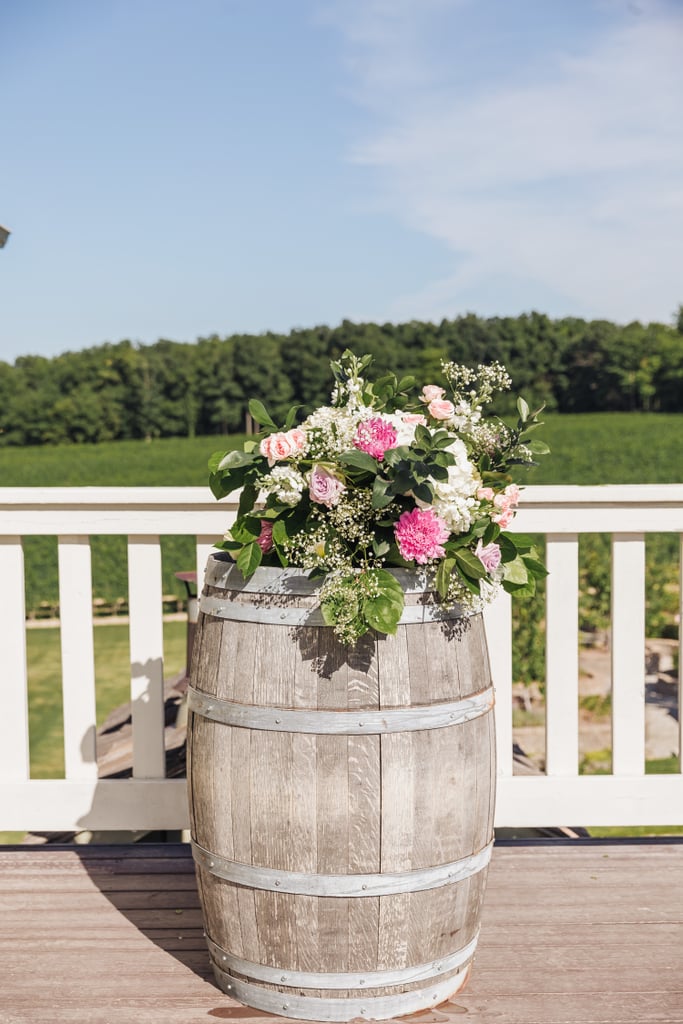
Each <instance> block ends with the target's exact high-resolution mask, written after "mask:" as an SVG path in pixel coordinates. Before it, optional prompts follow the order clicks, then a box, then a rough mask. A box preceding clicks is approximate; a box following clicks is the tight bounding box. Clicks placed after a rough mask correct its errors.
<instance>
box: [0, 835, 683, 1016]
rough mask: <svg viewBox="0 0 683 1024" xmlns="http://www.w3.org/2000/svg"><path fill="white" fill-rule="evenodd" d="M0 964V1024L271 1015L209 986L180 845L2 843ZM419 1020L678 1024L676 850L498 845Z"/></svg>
mask: <svg viewBox="0 0 683 1024" xmlns="http://www.w3.org/2000/svg"><path fill="white" fill-rule="evenodd" d="M0 964H1V976H2V991H1V995H0V1024H38V1022H40V1024H43V1022H44V1021H45V1020H50V1021H51V1022H52V1021H54V1022H55V1024H66V1022H67V1021H68V1022H70V1024H131V1022H132V1021H133V1020H135V1021H136V1024H199V1022H200V1021H201V1022H204V1024H210V1022H211V1021H212V1020H231V1021H233V1022H236V1024H240V1022H247V1021H248V1022H251V1024H258V1022H260V1021H263V1022H264V1024H265V1021H266V1020H268V1019H270V1020H271V1021H272V1020H273V1019H277V1018H272V1017H270V1015H269V1014H266V1013H262V1012H261V1011H258V1010H251V1009H248V1008H245V1007H241V1006H239V1004H237V1003H235V1002H234V1001H233V1000H230V999H229V998H228V997H227V996H225V995H224V994H223V993H221V992H220V991H219V990H218V989H217V988H216V987H215V985H214V984H213V982H212V980H211V977H210V971H209V965H208V957H207V954H206V950H205V947H204V940H203V937H202V927H201V915H200V911H199V903H198V899H197V890H196V885H195V882H194V872H193V866H192V860H191V857H190V855H189V852H188V850H187V847H184V846H168V847H159V846H147V847H146V846H134V847H120V848H113V847H107V848H97V847H70V848H54V847H52V848H51V847H44V848H35V847H31V848H26V847H14V848H4V849H0ZM280 1019H282V1018H280ZM411 1020H412V1021H413V1022H415V1024H432V1022H433V1024H457V1022H458V1021H462V1020H467V1021H470V1022H474V1024H493V1022H495V1024H635V1022H638V1024H683V843H680V842H679V843H677V842H666V843H660V844H646V843H638V844H621V843H613V844H601V843H583V842H574V843H563V842H560V843H556V844H553V845H533V844H532V845H519V844H515V845H510V846H507V845H502V846H499V847H497V848H496V850H495V852H494V857H493V861H492V864H491V869H490V873H489V886H488V891H487V895H486V901H485V907H484V917H483V922H482V933H481V940H480V945H479V950H478V953H477V957H476V961H475V966H474V971H473V974H472V980H471V981H470V983H469V985H468V987H467V988H466V989H465V991H464V992H462V993H460V994H459V995H458V996H457V997H456V999H455V1002H454V1003H447V1004H444V1005H443V1006H440V1007H438V1008H437V1009H436V1010H435V1011H433V1012H428V1013H424V1014H420V1015H414V1017H413V1018H411Z"/></svg>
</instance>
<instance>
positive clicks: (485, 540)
mask: <svg viewBox="0 0 683 1024" xmlns="http://www.w3.org/2000/svg"><path fill="white" fill-rule="evenodd" d="M499 536H500V526H499V525H498V523H491V522H489V524H488V526H487V527H486V529H485V530H484V535H483V537H482V538H481V543H482V544H483V546H484V547H486V545H487V544H492V543H493V541H494V540H497V539H498V537H499Z"/></svg>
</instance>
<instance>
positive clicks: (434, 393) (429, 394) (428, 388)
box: [422, 384, 446, 402]
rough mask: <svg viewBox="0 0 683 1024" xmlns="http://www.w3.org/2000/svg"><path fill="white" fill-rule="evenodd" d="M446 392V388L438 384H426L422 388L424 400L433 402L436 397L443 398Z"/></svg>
mask: <svg viewBox="0 0 683 1024" xmlns="http://www.w3.org/2000/svg"><path fill="white" fill-rule="evenodd" d="M445 394H446V392H445V391H444V389H443V388H440V387H437V385H436V384H425V386H424V387H423V388H422V401H423V402H433V401H434V399H435V398H443V396H444V395H445Z"/></svg>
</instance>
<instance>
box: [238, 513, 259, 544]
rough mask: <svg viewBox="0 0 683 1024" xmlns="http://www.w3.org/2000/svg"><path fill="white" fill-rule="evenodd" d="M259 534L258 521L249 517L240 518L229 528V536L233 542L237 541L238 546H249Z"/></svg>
mask: <svg viewBox="0 0 683 1024" xmlns="http://www.w3.org/2000/svg"><path fill="white" fill-rule="evenodd" d="M260 532H261V523H260V521H259V520H258V519H252V518H251V517H249V516H242V517H241V518H240V519H236V520H235V522H234V523H233V524H232V526H231V527H230V535H231V536H232V538H233V540H237V541H239V542H240V544H250V543H251V542H252V540H254V538H255V537H258V535H259V533H260Z"/></svg>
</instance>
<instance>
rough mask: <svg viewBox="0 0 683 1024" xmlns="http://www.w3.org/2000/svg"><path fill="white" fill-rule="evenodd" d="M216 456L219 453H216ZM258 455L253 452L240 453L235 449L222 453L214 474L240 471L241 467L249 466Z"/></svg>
mask: <svg viewBox="0 0 683 1024" xmlns="http://www.w3.org/2000/svg"><path fill="white" fill-rule="evenodd" d="M216 454H217V455H218V454H219V453H218V452H216ZM257 458H258V455H257V454H256V453H255V452H241V451H239V450H238V449H237V448H235V449H234V450H233V451H231V452H224V453H223V457H222V459H221V460H220V461H219V463H218V465H217V466H216V468H215V470H214V472H216V473H219V472H224V471H225V470H233V469H241V468H242V467H243V466H251V465H252V464H253V463H254V462H255V461H256V459H257ZM212 459H213V456H212V457H211V459H210V460H209V469H211V460H212Z"/></svg>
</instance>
